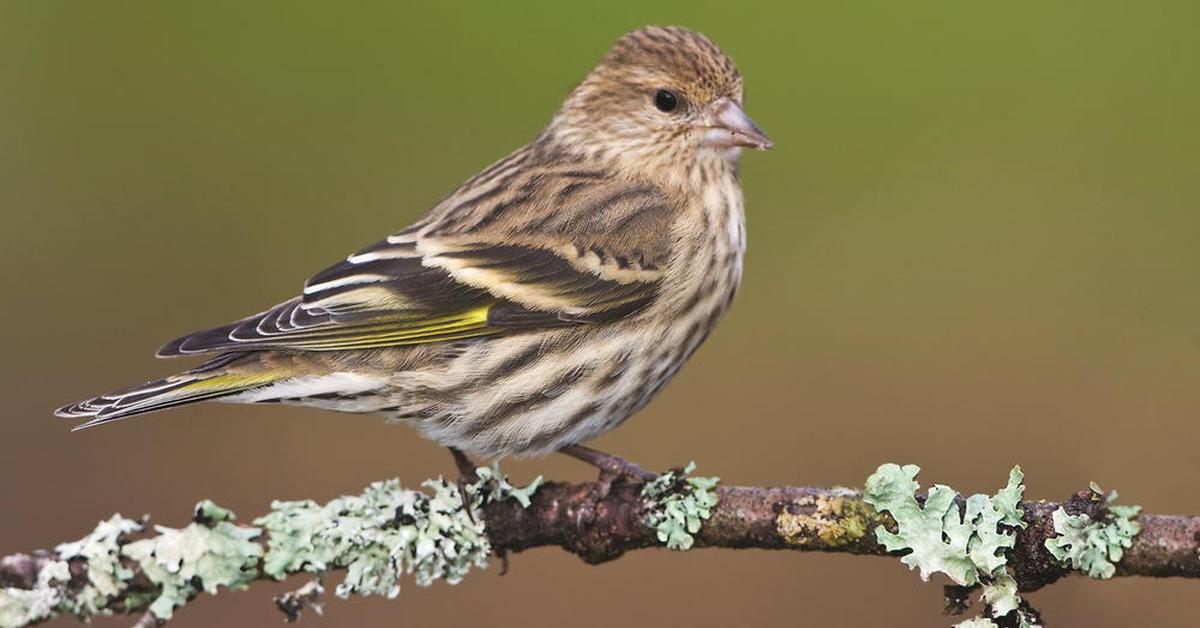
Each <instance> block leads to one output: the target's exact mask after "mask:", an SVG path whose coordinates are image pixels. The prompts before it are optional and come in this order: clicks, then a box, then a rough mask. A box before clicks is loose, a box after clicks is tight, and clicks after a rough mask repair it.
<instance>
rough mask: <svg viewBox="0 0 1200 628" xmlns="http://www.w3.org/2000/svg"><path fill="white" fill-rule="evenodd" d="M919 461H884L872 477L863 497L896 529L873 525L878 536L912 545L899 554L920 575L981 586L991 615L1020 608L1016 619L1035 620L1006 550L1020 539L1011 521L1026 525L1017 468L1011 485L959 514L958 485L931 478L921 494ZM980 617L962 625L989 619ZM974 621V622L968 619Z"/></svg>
mask: <svg viewBox="0 0 1200 628" xmlns="http://www.w3.org/2000/svg"><path fill="white" fill-rule="evenodd" d="M919 472H920V468H919V467H917V466H916V465H906V466H904V467H900V466H898V465H895V464H885V465H882V466H880V467H879V469H878V470H876V471H875V473H874V474H872V475H871V477H869V478H867V485H866V490H865V491H864V493H863V501H865V502H866V503H867V504H869V505H871V506H872V507H874V508H875V509H876V510H878V511H880V512H886V513H888V514H890V515H891V516H892V519H893V520H894V521H895V524H896V526H895V528H896V531H895V532H892V531H890V530H887V529H884V528H883V527H878V528H876V529H875V534H876V538H878V540H879V543H880V544H881V545H883V546H884V548H885V549H887V550H888V551H890V552H899V551H904V552H907V553H906V554H905V555H904V556H902V557H901V558H900V561H901V562H903V563H904V564H906V565H908V566H909V568H910V569H914V568H915V569H918V570H919V571H920V574H921V579H922V580H926V581H928V580H929V576H930V575H932V574H934V573H937V572H941V573H944V574H946V575H947V576H949V577H950V579H951V580H953V581H954V582H955V583H956V584H958V585H960V586H976V585H979V586H981V587H982V588H983V593H982V598H983V600H984V602H985V603H986V604H987V606H988V609H989V611H990V614H991V616H992V617H1004V616H1006V615H1008V614H1009V613H1012V612H1014V611H1017V612H1018V625H1020V626H1032V625H1033V624H1032V623H1030V622H1029V621H1028V620H1027V619H1026V617H1025V614H1024V613H1022V612H1020V611H1018V607H1019V606H1020V603H1021V598H1020V596H1019V595H1018V593H1017V585H1016V581H1015V580H1013V578H1012V576H1011V575H1010V574H1009V573H1008V569H1007V560H1008V559H1007V557H1006V556H1005V551H1006V550H1009V549H1012V548H1013V546H1014V545H1015V544H1016V535H1015V534H1014V533H1013V532H1012V531H1011V530H1012V529H1014V528H1019V527H1024V526H1025V525H1026V524H1025V522H1024V521H1022V516H1023V514H1024V513H1023V512H1022V511H1021V509H1020V507H1019V505H1020V501H1021V496H1022V494H1023V492H1024V486H1023V485H1022V482H1023V481H1024V475H1023V474H1022V472H1021V468H1020V467H1013V469H1012V471H1010V472H1009V476H1008V484H1007V485H1006V486H1005V487H1004V488H1002V489H1000V491H998V492H997V493H996V494H995V495H992V496H988V495H971V496H970V497H967V498H966V500H965V504H964V508H963V509H962V512H961V513H960V511H959V508H958V506H957V504H956V502H955V500H956V498H957V496H958V493H956V492H955V491H954V489H952V488H950V487H948V486H943V485H940V484H939V485H934V486H933V488H931V489H929V491H928V492H927V493H926V497H925V502H924V504H923V505H922V504H921V503H920V502H919V501H918V500H917V498H916V491H917V489H919V488H920V485H918V484H917V482H916V477H917V474H918V473H919ZM990 621H991V620H990V619H986V618H983V617H978V618H975V619H972V620H967V622H963V623H961V624H959V625H960V626H963V625H964V624H965V625H966V626H968V627H970V626H988V625H992V624H990ZM970 622H974V623H970Z"/></svg>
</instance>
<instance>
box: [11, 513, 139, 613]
mask: <svg viewBox="0 0 1200 628" xmlns="http://www.w3.org/2000/svg"><path fill="white" fill-rule="evenodd" d="M141 529H142V524H141V523H139V522H137V521H134V520H132V519H126V518H124V517H122V516H120V515H113V516H112V518H110V519H108V520H107V521H101V522H100V523H99V524H97V525H96V529H95V530H93V531H92V532H91V533H89V534H88V535H87V536H85V537H83V538H82V539H79V540H78V541H75V542H72V543H63V544H61V545H59V546H58V547H56V548H55V551H56V553H57V555H58V559H59V560H56V561H53V562H51V563H49V564H48V565H46V566H44V567H43V568H42V569H41V571H39V572H38V579H37V582H36V583H35V584H34V587H33V588H32V589H18V588H15V587H11V588H5V589H3V590H0V627H2V628H8V627H10V626H24V625H28V624H30V623H34V622H38V621H42V620H45V619H48V618H50V617H52V616H54V615H57V614H59V613H69V614H72V615H75V616H76V617H78V618H80V619H88V618H90V617H93V616H95V615H100V614H107V613H108V611H107V610H106V609H105V608H104V606H105V604H107V603H108V601H109V600H110V599H112V598H113V597H116V596H117V595H119V594H120V593H121V592H122V591H124V589H125V586H126V585H125V581H126V580H128V579H129V578H130V576H131V575H132V574H130V573H129V572H128V571H127V570H125V569H124V568H123V567H122V566H121V563H120V558H119V552H120V546H119V545H118V543H119V539H120V538H121V537H123V536H124V535H126V534H130V533H133V532H137V531H140V530H141ZM72 560H83V561H86V571H85V573H86V575H87V580H86V582H84V583H83V584H82V585H81V586H80V585H79V584H78V583H76V586H75V587H72V588H68V587H67V583H68V582H69V581H70V579H71V574H70V569H69V567H68V561H72Z"/></svg>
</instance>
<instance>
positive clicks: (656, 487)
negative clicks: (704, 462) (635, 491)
mask: <svg viewBox="0 0 1200 628" xmlns="http://www.w3.org/2000/svg"><path fill="white" fill-rule="evenodd" d="M695 470H696V463H694V462H689V463H688V465H687V466H686V467H684V469H683V474H682V475H683V476H684V477H676V474H675V472H674V471H668V472H666V473H664V474H662V475H660V476H658V477H657V478H655V479H653V480H651V481H649V482H647V483H646V485H645V486H643V487H642V493H641V496H642V502H643V508H644V511H645V513H646V514H645V516H644V517H643V519H642V522H643V523H644V524H645V525H646V526H647V527H650V528H653V529H654V530H655V532H656V534H657V537H658V540H659V542H661V543H664V544H666V546H667V547H668V548H670V549H673V550H687V549H691V547H692V544H693V543H695V541H696V539H695V537H694V536H692V535H694V534H696V533H697V532H699V531H700V526H701V525H702V524H703V523H704V522H705V521H707V520H708V518H709V517H711V516H712V511H713V508H715V507H716V506H717V501H718V498H717V492H716V491H715V490H714V489H715V488H716V486H717V483H718V482H720V481H721V479H720V478H716V477H691V476H689V474H690V473H691V472H693V471H695Z"/></svg>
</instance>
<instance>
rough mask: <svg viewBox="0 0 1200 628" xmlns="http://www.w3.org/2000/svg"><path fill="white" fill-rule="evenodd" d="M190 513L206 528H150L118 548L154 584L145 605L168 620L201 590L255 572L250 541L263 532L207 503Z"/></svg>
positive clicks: (235, 582)
mask: <svg viewBox="0 0 1200 628" xmlns="http://www.w3.org/2000/svg"><path fill="white" fill-rule="evenodd" d="M195 512H196V513H197V514H198V515H203V516H205V517H208V518H209V520H210V521H212V525H211V527H210V526H208V525H205V524H202V523H199V522H192V523H191V524H188V525H187V526H186V527H184V528H179V529H176V528H168V527H165V526H155V528H154V530H155V531H156V532H158V536H155V537H152V538H149V539H142V540H140V541H134V542H133V543H129V544H128V545H126V546H125V547H124V548H122V550H121V553H122V554H124V555H125V556H128V557H129V558H131V559H133V560H134V561H136V562H137V563H138V565H139V566H140V567H141V568H142V573H143V574H145V575H146V577H147V578H149V579H150V581H151V582H153V583H154V584H155V585H156V586H158V587H159V592H158V596H157V597H156V598H155V599H154V601H153V602H151V604H150V609H149V610H150V612H151V613H153V614H154V616H155V617H157V618H159V619H164V620H165V619H170V618H171V615H172V614H173V613H174V612H175V609H176V608H178V607H180V606H183V604H184V603H186V602H187V601H188V600H189V599H191V598H192V597H193V596H194V595H196V593H198V592H199V591H201V590H202V591H204V592H206V593H210V594H211V593H216V592H217V588H218V587H222V586H224V587H228V588H231V589H238V588H243V587H245V586H246V585H247V584H248V583H249V582H250V581H251V580H253V579H254V577H255V576H256V575H257V573H258V569H257V567H258V560H259V558H260V557H261V556H262V546H260V545H259V544H258V543H256V542H254V541H253V540H252V539H255V538H257V537H258V536H259V535H260V534H262V530H259V529H258V528H249V527H241V526H237V525H234V524H233V523H232V522H231V521H230V520H231V519H233V518H234V515H233V513H232V512H230V511H228V510H225V509H223V508H220V507H218V506H216V505H215V504H213V503H212V502H201V503H199V504H197V505H196V510H195Z"/></svg>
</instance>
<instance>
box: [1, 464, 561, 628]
mask: <svg viewBox="0 0 1200 628" xmlns="http://www.w3.org/2000/svg"><path fill="white" fill-rule="evenodd" d="M476 475H477V476H478V480H477V481H476V482H474V483H471V484H467V485H465V486H464V487H463V488H462V491H463V492H465V493H466V494H467V496H468V501H469V503H470V507H469V509H468V507H467V506H466V505H464V503H463V498H462V494H461V493H460V489H459V488H458V487H457V486H456V485H454V484H451V483H449V482H447V481H445V480H442V479H440V478H439V479H437V480H430V481H428V482H425V484H424V486H425V487H426V488H428V489H431V491H432V493H423V492H420V491H412V490H404V489H401V488H400V485H399V482H397V481H395V480H392V481H390V482H377V483H375V484H372V485H371V486H369V487H367V489H366V490H365V491H364V492H363V493H362V494H361V495H356V496H350V497H341V498H338V499H335V500H333V501H331V502H329V503H328V504H325V505H323V506H321V505H317V504H316V503H314V502H311V501H306V502H276V503H275V504H273V506H272V512H271V513H270V514H268V515H266V516H264V517H262V518H260V519H259V520H258V521H257V522H256V525H258V526H261V528H256V527H248V526H238V525H235V524H234V523H233V520H234V513H233V512H232V511H230V510H227V509H225V508H222V507H220V506H218V505H216V504H214V503H213V502H212V501H209V500H204V501H202V502H200V503H198V504H196V507H195V509H194V511H193V519H194V521H193V523H191V524H189V525H188V526H186V527H184V528H180V529H174V528H167V527H162V526H157V527H156V528H155V531H156V532H157V535H156V536H153V537H150V538H145V539H141V540H137V541H133V542H128V543H124V538H123V537H125V536H127V535H129V534H132V533H135V532H140V531H142V528H143V524H142V523H141V522H138V521H134V520H131V519H125V518H123V517H121V516H120V515H115V516H113V517H112V518H111V519H109V520H108V521H103V522H101V523H100V524H99V525H98V526H97V527H96V529H95V530H94V531H93V532H91V533H90V534H89V535H88V536H86V537H84V538H83V539H80V540H79V541H76V542H74V543H64V544H62V545H59V546H58V547H57V548H56V550H57V555H58V556H57V557H58V559H59V560H55V561H52V562H50V563H48V564H46V565H44V566H43V567H42V568H41V569H40V571H39V572H38V580H37V582H36V583H35V584H34V586H33V588H31V589H19V588H15V587H12V588H5V589H0V628H17V627H20V626H26V625H28V624H30V623H36V622H40V621H44V620H46V619H49V618H51V617H53V616H55V615H58V614H71V615H74V616H76V617H77V618H79V619H81V620H87V619H88V618H90V617H92V616H94V615H101V614H111V612H112V611H111V609H109V608H108V605H109V603H110V602H112V601H113V600H114V599H115V598H118V597H119V598H121V601H122V604H121V606H123V607H124V608H141V607H143V606H148V607H149V610H150V612H151V613H153V614H154V616H155V617H157V618H159V619H168V618H170V617H171V615H172V613H173V612H174V610H175V609H176V608H178V607H179V606H181V605H183V604H184V603H186V602H187V601H188V600H189V599H191V598H192V597H193V596H195V595H196V594H197V593H199V592H201V591H204V592H208V593H215V592H216V591H217V589H218V587H228V588H241V587H243V586H245V585H246V584H248V583H249V582H250V581H251V580H253V579H255V578H257V577H260V575H261V573H266V574H268V575H270V576H271V577H274V578H277V579H282V578H284V577H285V576H287V575H289V574H291V573H296V572H300V571H307V572H314V573H317V574H324V573H325V572H326V571H328V570H329V569H332V568H334V567H342V568H345V569H346V575H345V578H344V579H343V581H342V583H341V584H340V585H338V588H337V591H338V594H339V595H342V596H346V595H349V594H351V593H360V594H384V595H390V596H394V595H395V594H396V593H397V592H398V591H399V578H400V576H401V575H402V574H404V573H411V574H413V576H414V577H415V579H416V582H417V584H418V585H422V586H426V585H428V584H430V583H432V582H433V581H435V580H438V579H444V580H447V581H448V582H451V583H456V582H458V581H459V580H461V579H462V577H463V576H464V575H465V574H466V573H467V572H468V571H469V569H470V568H471V567H484V566H486V564H487V558H488V555H489V553H490V552H491V546H490V545H489V544H488V540H487V537H486V536H484V526H483V511H482V508H483V507H484V506H485V505H486V504H488V503H489V502H493V501H498V500H503V499H508V498H512V499H516V500H517V501H518V502H520V503H521V504H522V505H523V506H528V505H529V503H530V499H531V498H532V496H533V493H534V492H535V491H536V490H537V487H538V486H539V485H540V483H541V481H542V479H541V478H540V477H538V478H537V479H536V480H534V481H533V482H532V483H531V484H529V485H528V486H525V487H517V486H514V485H513V484H511V483H510V482H509V481H508V479H507V478H506V477H505V476H504V474H503V473H501V472H500V469H499V467H498V466H492V467H481V468H479V469H478V470H477V472H476ZM264 530H266V531H268V532H269V533H270V535H271V537H270V539H269V541H268V550H267V551H266V552H265V555H264V551H263V546H262V545H261V543H260V542H256V541H255V539H258V538H259V537H260V536H261V535H262V533H263V531H264ZM122 543H124V545H123V546H122ZM122 556H124V557H126V558H128V559H129V560H132V561H134V562H136V563H137V565H138V566H139V567H140V570H141V572H142V573H143V575H144V576H145V577H146V578H147V579H148V580H149V581H150V582H151V583H153V584H154V585H155V588H154V589H153V590H150V591H143V590H130V589H129V587H128V582H129V580H130V579H131V578H132V577H133V573H132V572H131V571H129V570H128V569H126V568H125V567H123V566H122V564H121V557H122ZM76 560H81V561H86V574H87V582H86V583H84V584H82V585H80V583H79V582H76V583H74V584H73V585H72V586H70V587H68V586H67V585H68V582H69V581H70V579H71V574H70V569H69V568H68V562H67V561H76ZM260 560H261V564H262V568H261V572H260V568H259V564H260Z"/></svg>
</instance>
